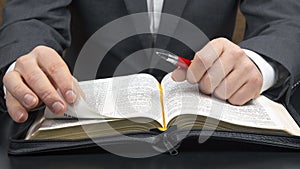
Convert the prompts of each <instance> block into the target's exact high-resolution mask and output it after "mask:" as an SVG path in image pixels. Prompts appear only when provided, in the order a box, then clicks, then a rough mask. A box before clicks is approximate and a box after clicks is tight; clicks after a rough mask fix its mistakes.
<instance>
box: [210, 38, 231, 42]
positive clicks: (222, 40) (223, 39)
mask: <svg viewBox="0 0 300 169" xmlns="http://www.w3.org/2000/svg"><path fill="white" fill-rule="evenodd" d="M228 41H229V40H228V39H227V38H224V37H221V38H217V39H214V40H212V41H211V42H212V43H227V42H228Z"/></svg>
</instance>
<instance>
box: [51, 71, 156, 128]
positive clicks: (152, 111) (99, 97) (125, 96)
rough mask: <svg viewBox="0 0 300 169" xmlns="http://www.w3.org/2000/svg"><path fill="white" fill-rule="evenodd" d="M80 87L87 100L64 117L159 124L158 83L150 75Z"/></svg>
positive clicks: (116, 79)
mask: <svg viewBox="0 0 300 169" xmlns="http://www.w3.org/2000/svg"><path fill="white" fill-rule="evenodd" d="M79 85H80V87H81V89H82V91H83V92H84V94H85V96H86V100H85V101H84V100H83V99H81V100H80V102H79V103H78V104H76V105H75V106H74V105H73V107H71V108H69V109H68V111H67V112H65V115H64V116H66V117H78V118H97V117H98V118H103V117H106V118H107V117H109V118H133V117H147V118H151V119H153V120H156V121H158V122H159V123H162V114H161V112H162V107H161V103H160V90H159V83H158V81H157V80H156V79H155V78H154V77H153V76H151V75H149V74H135V75H129V76H121V77H114V78H107V79H97V80H90V81H83V82H79ZM76 106H77V107H76ZM48 111H49V110H48ZM87 112H88V113H87ZM46 114H49V113H46ZM51 114H52V113H51ZM51 116H52V118H53V114H52V115H50V117H51ZM47 117H48V118H49V116H47ZM57 118H59V117H57Z"/></svg>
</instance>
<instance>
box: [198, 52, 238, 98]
mask: <svg viewBox="0 0 300 169" xmlns="http://www.w3.org/2000/svg"><path fill="white" fill-rule="evenodd" d="M235 62H236V61H235V60H233V59H232V57H230V53H228V52H224V53H223V54H222V55H221V56H220V58H218V59H217V60H216V61H215V63H214V64H213V65H212V66H211V67H210V69H208V71H207V72H206V73H205V74H204V75H203V77H202V78H201V80H200V83H199V84H200V85H199V87H200V90H201V91H202V92H203V93H205V94H211V93H213V92H214V91H215V89H216V88H217V86H219V85H220V83H221V82H222V81H223V80H224V79H225V77H226V76H227V75H228V74H229V73H230V72H231V71H232V70H233V67H234V65H235Z"/></svg>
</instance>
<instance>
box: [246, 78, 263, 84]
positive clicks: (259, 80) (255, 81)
mask: <svg viewBox="0 0 300 169" xmlns="http://www.w3.org/2000/svg"><path fill="white" fill-rule="evenodd" d="M249 83H250V85H253V86H261V85H262V78H261V77H260V76H252V77H251V78H250V80H249Z"/></svg>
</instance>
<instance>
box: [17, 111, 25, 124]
mask: <svg viewBox="0 0 300 169" xmlns="http://www.w3.org/2000/svg"><path fill="white" fill-rule="evenodd" d="M24 116H25V114H24V112H22V111H19V112H17V113H16V117H17V121H18V122H23V121H24Z"/></svg>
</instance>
